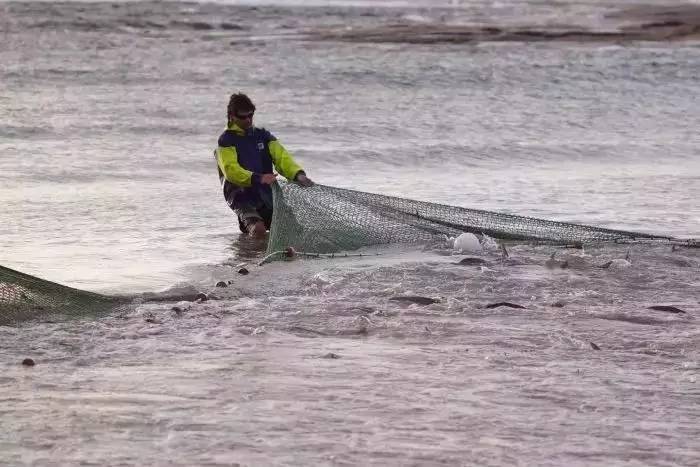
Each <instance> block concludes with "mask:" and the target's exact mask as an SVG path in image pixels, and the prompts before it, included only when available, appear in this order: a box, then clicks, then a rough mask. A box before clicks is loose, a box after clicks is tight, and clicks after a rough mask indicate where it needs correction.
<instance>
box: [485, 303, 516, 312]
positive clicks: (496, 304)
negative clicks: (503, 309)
mask: <svg viewBox="0 0 700 467" xmlns="http://www.w3.org/2000/svg"><path fill="white" fill-rule="evenodd" d="M499 306H507V307H508V308H521V309H523V310H524V309H525V307H524V306H522V305H518V304H517V303H510V302H498V303H490V304H488V305H486V308H498V307H499Z"/></svg>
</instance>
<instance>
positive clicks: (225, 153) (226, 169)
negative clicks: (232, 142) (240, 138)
mask: <svg viewBox="0 0 700 467" xmlns="http://www.w3.org/2000/svg"><path fill="white" fill-rule="evenodd" d="M216 162H217V164H219V169H221V172H222V173H223V174H224V177H226V180H228V181H229V182H231V183H233V184H234V185H238V186H242V187H249V186H251V185H256V184H260V182H261V175H260V174H256V173H253V172H251V171H250V170H246V169H244V168H243V167H241V165H240V164H239V163H238V154H237V153H236V148H235V147H233V146H229V147H221V146H219V147H218V149H217V150H216Z"/></svg>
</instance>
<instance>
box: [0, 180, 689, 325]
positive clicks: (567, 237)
mask: <svg viewBox="0 0 700 467" xmlns="http://www.w3.org/2000/svg"><path fill="white" fill-rule="evenodd" d="M273 196H274V199H273V200H274V206H275V209H274V214H273V218H272V229H271V231H270V238H269V242H268V249H267V253H268V255H267V256H266V260H269V261H272V260H276V259H281V258H283V257H284V256H285V250H287V249H288V248H289V247H291V248H293V249H294V250H295V251H296V252H300V253H313V254H331V253H332V254H335V253H339V252H347V251H351V250H355V249H358V248H361V247H364V246H371V245H378V244H386V243H416V242H430V241H435V240H441V239H444V238H445V236H457V235H459V234H461V233H463V232H472V233H474V234H477V235H482V234H483V235H488V236H489V237H493V238H496V239H500V240H511V241H526V242H536V243H545V244H554V245H571V246H580V245H583V244H595V243H604V242H619V243H630V242H657V241H665V242H671V243H676V244H683V245H686V246H698V245H697V243H696V242H695V241H693V240H679V239H674V238H671V237H663V236H658V235H651V234H644V233H637V232H626V231H622V230H612V229H603V228H599V227H591V226H586V225H578V224H571V223H566V222H554V221H547V220H543V219H535V218H532V217H523V216H515V215H510V214H502V213H497V212H490V211H482V210H478V209H466V208H460V207H454V206H447V205H443V204H436V203H427V202H423V201H414V200H410V199H405V198H396V197H392V196H384V195H377V194H372V193H364V192H359V191H353V190H347V189H342V188H334V187H330V186H324V185H315V186H313V187H309V188H303V187H300V186H299V185H296V184H293V183H281V184H275V185H273ZM266 260H264V261H263V262H265V261H266ZM129 303H133V300H132V299H127V298H122V297H110V296H105V295H100V294H96V293H92V292H86V291H82V290H78V289H74V288H71V287H66V286H63V285H60V284H56V283H54V282H50V281H47V280H43V279H40V278H38V277H35V276H31V275H29V274H24V273H21V272H18V271H14V270H12V269H9V268H5V267H2V266H0V325H7V324H12V323H16V322H20V321H25V320H28V319H34V318H50V317H52V316H57V317H58V316H61V317H70V316H90V315H93V316H97V315H102V314H106V313H110V312H114V311H115V310H117V309H121V308H124V307H126V306H128V304H129Z"/></svg>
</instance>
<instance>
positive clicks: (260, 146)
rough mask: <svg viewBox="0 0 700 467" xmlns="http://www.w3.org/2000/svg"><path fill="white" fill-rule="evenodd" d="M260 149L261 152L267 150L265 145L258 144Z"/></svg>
mask: <svg viewBox="0 0 700 467" xmlns="http://www.w3.org/2000/svg"><path fill="white" fill-rule="evenodd" d="M258 149H260V150H261V151H262V150H263V149H265V143H258Z"/></svg>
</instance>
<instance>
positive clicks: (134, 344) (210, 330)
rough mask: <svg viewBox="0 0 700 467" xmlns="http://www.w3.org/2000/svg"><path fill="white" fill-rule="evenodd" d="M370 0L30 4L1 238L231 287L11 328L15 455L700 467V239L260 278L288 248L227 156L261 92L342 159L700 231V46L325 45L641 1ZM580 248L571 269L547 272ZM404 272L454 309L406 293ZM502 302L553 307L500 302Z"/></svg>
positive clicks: (313, 162) (366, 178) (374, 263)
mask: <svg viewBox="0 0 700 467" xmlns="http://www.w3.org/2000/svg"><path fill="white" fill-rule="evenodd" d="M354 3H359V2H354ZM628 3H629V4H631V3H632V2H625V4H628ZM664 3H665V2H664ZM348 4H349V3H348V2H334V3H333V4H332V5H331V6H325V7H315V8H310V7H299V6H289V5H287V6H281V7H269V6H268V7H258V8H253V7H250V6H245V5H243V6H241V5H238V4H234V2H227V3H223V2H219V3H201V4H199V3H187V4H185V3H147V2H137V3H133V4H122V3H116V2H115V3H104V4H36V3H6V2H3V3H0V30H2V36H3V40H2V41H0V61H1V62H2V63H3V67H2V68H1V69H0V109H2V114H3V118H1V119H0V201H2V203H3V209H2V210H0V264H2V265H3V266H7V267H11V268H15V269H19V270H21V271H24V272H27V273H31V274H36V275H38V276H40V277H43V278H47V279H50V280H55V281H59V282H61V283H65V284H67V285H71V286H74V287H79V288H83V289H88V290H94V291H101V292H113V293H122V294H136V293H139V292H144V291H151V292H152V291H158V290H162V289H166V288H172V287H174V290H175V291H178V290H190V289H193V288H194V289H196V290H204V291H206V292H208V293H209V294H210V295H212V296H213V297H214V298H216V299H212V300H210V301H208V302H205V303H189V302H187V303H185V302H182V303H174V302H166V303H146V304H142V305H139V306H136V307H134V308H133V309H131V310H130V311H128V312H126V313H123V314H119V315H115V316H108V317H104V318H102V319H97V320H83V321H80V320H77V321H69V322H53V323H51V322H44V323H27V324H24V325H22V326H20V327H19V328H14V327H0V342H1V343H2V345H0V355H1V358H0V365H2V374H3V376H1V377H0V412H2V420H3V424H2V428H1V429H0V430H2V433H0V435H1V436H0V461H2V462H4V463H8V464H10V465H15V464H27V465H48V464H51V465H56V464H65V465H72V464H77V463H84V464H88V465H90V464H97V465H105V464H125V465H133V464H138V465H143V464H153V465H193V464H196V465H230V464H231V463H234V462H239V463H241V464H243V465H261V464H262V465H300V464H316V465H336V464H341V465H343V464H352V465H358V464H362V465H439V464H447V465H455V464H462V465H473V464H480V465H513V464H522V465H562V464H564V463H567V464H572V465H695V464H697V463H698V462H700V454H699V451H700V450H699V449H698V448H697V442H696V440H697V438H698V435H700V430H699V429H698V417H699V416H700V413H699V411H698V407H700V404H699V403H700V393H699V392H698V389H697V388H698V383H697V376H698V365H699V364H700V363H699V362H700V359H699V354H698V348H700V346H699V345H700V328H698V326H697V323H696V315H697V312H698V309H700V306H699V305H700V279H699V278H700V275H699V274H698V272H699V269H700V258H699V257H698V255H697V252H696V251H695V250H677V251H671V249H670V248H668V247H661V246H660V247H643V246H632V247H631V251H630V260H631V266H630V267H627V268H626V267H620V268H618V267H617V266H615V267H612V268H607V269H604V268H600V267H597V266H601V265H603V264H605V263H606V262H607V261H609V260H612V259H615V258H618V259H619V258H624V257H625V255H626V254H627V248H626V247H616V248H602V249H601V248H587V249H586V250H584V251H583V252H581V251H574V250H561V249H553V248H549V247H532V246H525V245H521V246H511V247H509V249H510V253H511V261H510V262H503V261H502V260H501V258H500V253H498V252H496V251H490V252H487V253H485V254H484V255H483V257H484V258H485V259H487V260H488V261H489V262H490V263H491V264H490V265H489V266H487V267H485V268H475V267H462V266H456V265H455V264H453V263H455V262H457V260H458V259H460V258H461V257H462V256H452V255H450V254H449V251H448V250H446V249H444V248H443V249H441V248H437V249H435V250H432V249H425V250H423V249H422V247H409V246H401V247H397V248H388V249H380V250H378V251H379V252H380V253H382V255H381V256H368V257H360V258H348V259H343V260H326V259H323V260H310V261H294V262H287V263H275V264H269V265H266V266H263V267H259V268H258V267H255V266H252V265H249V268H250V270H251V274H250V275H248V276H239V275H238V274H237V273H236V270H237V269H238V267H237V266H238V265H239V264H240V263H243V262H247V263H249V264H250V263H252V262H253V261H251V256H253V257H254V256H255V255H256V254H257V255H259V253H256V252H255V251H254V248H252V247H251V246H250V244H249V242H246V241H245V240H242V239H239V237H238V233H237V225H236V222H235V221H234V218H233V216H232V213H231V212H230V211H229V210H228V208H227V206H226V205H225V203H224V201H223V199H222V198H221V195H220V190H219V186H218V180H217V176H216V169H215V167H214V162H213V157H212V154H211V152H212V149H213V148H214V144H215V141H216V138H217V137H218V134H219V133H220V131H221V130H222V127H223V125H224V123H225V122H224V119H223V116H224V114H225V104H226V100H227V97H228V95H229V94H230V93H231V92H233V91H235V90H238V89H241V90H244V91H246V92H248V93H249V94H250V95H252V96H253V98H254V99H255V101H256V103H257V105H258V109H259V111H258V113H257V114H256V119H257V122H256V123H257V124H258V125H262V126H266V127H267V128H269V129H270V130H271V131H272V132H273V133H275V135H276V136H278V137H279V138H280V140H281V141H282V142H283V143H284V144H285V145H286V146H287V147H288V149H290V150H291V151H292V152H293V153H294V154H295V155H296V157H297V159H298V160H299V161H300V162H301V163H302V165H303V166H304V167H305V168H306V170H307V171H308V172H309V174H310V175H311V176H312V177H313V178H314V179H316V180H318V181H319V182H321V183H324V184H329V185H336V186H342V187H348V188H353V189H359V190H365V191H371V192H377V193H387V194H394V195H399V196H405V197H410V198H415V199H424V200H429V201H437V202H442V203H448V204H454V205H460V206H467V207H474V208H480V209H489V210H498V211H504V212H511V213H518V214H524V215H532V216H537V217H543V218H548V219H556V220H566V221H574V222H582V223H587V224H595V225H601V226H605V227H613V228H622V229H629V230H638V231H645V232H653V233H660V234H669V235H674V236H681V237H700V208H698V203H697V201H696V200H697V199H699V198H700V157H699V154H698V147H699V146H698V143H699V142H700V141H699V138H698V133H697V128H698V126H700V110H699V109H700V106H699V105H698V103H699V102H700V99H699V97H700V81H699V78H698V73H697V72H696V70H698V69H700V47H699V46H698V43H697V42H693V41H680V42H650V43H631V44H625V45H620V44H614V43H610V44H605V43H603V44H601V43H595V44H586V43H557V42H551V43H530V44H528V43H506V44H498V43H481V44H460V45H456V44H443V45H440V44H436V45H411V44H401V43H399V44H362V43H345V42H339V41H315V40H314V41H312V40H307V39H304V37H303V33H304V32H305V31H307V30H309V29H311V30H317V29H320V28H326V27H338V26H342V25H345V24H351V25H364V24H370V25H372V24H383V23H386V22H392V21H397V20H400V21H413V22H420V21H433V20H434V19H435V18H441V17H444V18H446V19H445V21H447V22H450V21H452V22H463V21H466V20H469V19H471V18H474V17H482V18H488V20H489V21H492V22H496V23H504V24H506V23H508V22H513V21H514V20H515V19H518V20H520V21H524V22H532V23H537V24H542V23H547V22H549V21H551V20H552V17H553V16H556V17H558V18H559V19H561V20H562V21H564V20H565V21H566V22H571V21H579V22H580V24H602V23H604V22H605V21H607V20H606V18H605V17H604V14H605V13H606V12H610V11H614V10H615V9H616V8H617V7H616V6H615V5H611V4H608V3H605V2H586V3H583V2H582V3H578V2H564V3H563V4H562V6H561V7H558V8H553V7H551V5H548V4H546V3H537V2H531V3H529V2H500V3H498V4H496V3H491V2H483V3H477V2H473V3H469V4H467V5H463V4H454V3H450V4H447V3H445V4H444V5H443V6H444V8H442V9H439V8H434V9H430V10H428V9H425V8H420V4H418V3H414V2H410V3H409V2H402V3H400V4H399V3H396V2H387V3H383V4H382V5H384V6H391V8H386V9H384V8H381V7H377V6H376V5H377V4H376V3H375V2H373V3H372V6H371V7H370V6H366V7H364V8H360V9H356V8H351V7H348V6H347V5H348ZM407 5H408V6H407ZM555 12H556V13H555ZM525 13H527V14H525ZM475 15H476V16H475ZM479 15H481V16H479ZM224 24H227V25H228V26H223V25H224ZM606 24H607V23H606ZM239 28H240V29H239ZM241 245H243V246H241ZM555 251H556V257H557V258H563V259H566V258H568V259H569V263H570V264H571V267H569V268H567V269H555V270H550V269H547V268H545V267H544V264H545V262H546V260H547V259H548V258H549V256H550V255H551V253H553V252H555ZM376 252H377V251H376V250H371V251H370V252H369V253H376ZM219 280H232V281H233V282H234V284H232V286H231V287H227V288H226V289H216V288H214V287H213V284H215V283H216V282H217V281H219ZM405 295H418V296H426V297H430V298H436V299H438V300H439V303H436V304H433V305H428V306H420V305H416V304H407V303H404V302H397V301H394V300H390V298H392V297H395V296H405ZM503 301H508V302H512V303H516V304H519V305H522V306H524V307H525V309H512V308H504V307H499V308H493V309H491V308H486V305H488V304H492V303H496V302H503ZM652 305H674V306H677V307H679V308H681V309H683V310H685V311H687V313H684V314H673V313H666V312H661V311H654V310H649V309H648V307H649V306H652ZM173 306H178V307H180V309H182V310H184V311H182V312H180V313H178V312H175V311H173V310H172V307H173ZM591 342H593V343H595V344H596V345H597V346H598V347H599V348H600V349H601V350H599V351H598V350H594V349H593V348H592V346H591ZM329 353H333V354H336V355H337V356H339V357H340V358H330V356H329V355H328V354H329ZM25 357H32V358H34V359H35V360H36V361H37V365H36V366H35V367H33V368H24V367H22V366H20V365H18V363H19V362H21V360H22V359H23V358H25ZM324 357H329V358H324Z"/></svg>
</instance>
